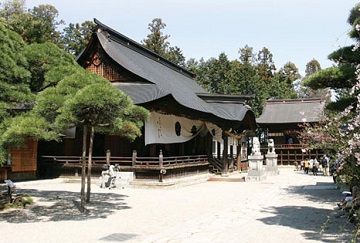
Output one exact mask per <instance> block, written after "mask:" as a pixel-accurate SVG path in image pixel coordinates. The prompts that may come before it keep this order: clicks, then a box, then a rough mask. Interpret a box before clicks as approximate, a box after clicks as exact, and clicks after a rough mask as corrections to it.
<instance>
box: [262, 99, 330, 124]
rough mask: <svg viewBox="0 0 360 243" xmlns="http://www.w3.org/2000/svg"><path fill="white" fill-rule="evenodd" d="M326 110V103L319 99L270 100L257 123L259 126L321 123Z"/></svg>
mask: <svg viewBox="0 0 360 243" xmlns="http://www.w3.org/2000/svg"><path fill="white" fill-rule="evenodd" d="M324 108H325V101H324V100H322V99H319V98H310V99H288V100H268V101H267V102H266V104H265V107H264V111H263V113H262V114H261V116H260V117H259V118H258V119H256V122H257V123H258V124H259V125H261V124H289V123H292V124H293V123H304V122H310V123H311V122H319V121H320V120H321V119H322V118H323V116H324Z"/></svg>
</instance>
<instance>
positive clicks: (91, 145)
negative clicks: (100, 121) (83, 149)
mask: <svg viewBox="0 0 360 243" xmlns="http://www.w3.org/2000/svg"><path fill="white" fill-rule="evenodd" d="M93 145H94V127H93V126H91V130H90V143H89V159H88V171H87V190H86V202H87V203H88V202H90V191H91V164H92V151H93Z"/></svg>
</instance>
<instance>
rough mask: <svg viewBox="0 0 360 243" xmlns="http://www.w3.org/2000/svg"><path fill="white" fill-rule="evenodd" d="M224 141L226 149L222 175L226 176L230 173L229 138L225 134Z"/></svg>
mask: <svg viewBox="0 0 360 243" xmlns="http://www.w3.org/2000/svg"><path fill="white" fill-rule="evenodd" d="M222 135H223V136H222V137H223V140H224V148H223V158H222V165H223V166H222V172H221V174H224V175H226V174H227V173H228V166H229V163H228V144H229V143H228V136H227V135H226V134H225V133H224V132H223V134H222Z"/></svg>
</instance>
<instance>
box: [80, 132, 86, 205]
mask: <svg viewBox="0 0 360 243" xmlns="http://www.w3.org/2000/svg"><path fill="white" fill-rule="evenodd" d="M86 140H87V126H84V127H83V141H82V142H83V146H82V156H81V191H80V211H81V212H84V211H85V177H86Z"/></svg>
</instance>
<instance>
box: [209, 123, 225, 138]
mask: <svg viewBox="0 0 360 243" xmlns="http://www.w3.org/2000/svg"><path fill="white" fill-rule="evenodd" d="M205 125H206V128H207V129H208V130H209V132H210V134H211V135H212V136H213V138H214V140H216V141H217V142H219V143H222V142H223V138H222V129H221V128H220V127H218V126H216V125H215V124H213V123H211V122H205Z"/></svg>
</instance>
